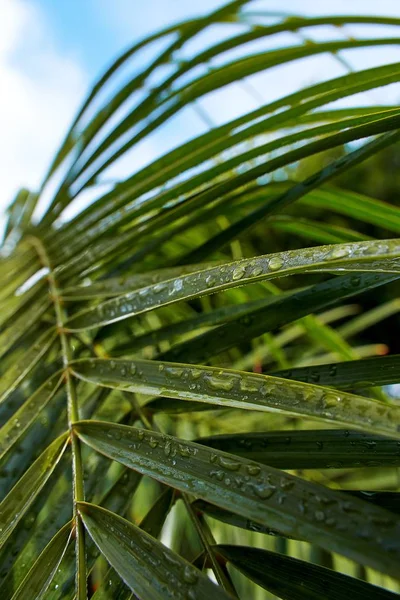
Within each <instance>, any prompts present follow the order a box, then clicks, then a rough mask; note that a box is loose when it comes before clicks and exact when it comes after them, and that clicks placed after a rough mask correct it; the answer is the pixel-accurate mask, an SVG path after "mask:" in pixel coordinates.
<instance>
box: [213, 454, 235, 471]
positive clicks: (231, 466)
mask: <svg viewBox="0 0 400 600" xmlns="http://www.w3.org/2000/svg"><path fill="white" fill-rule="evenodd" d="M218 463H219V465H220V466H221V467H222V468H223V469H227V470H228V471H238V470H239V469H240V463H239V462H237V461H236V460H233V459H231V458H228V457H227V456H220V457H219V460H218Z"/></svg>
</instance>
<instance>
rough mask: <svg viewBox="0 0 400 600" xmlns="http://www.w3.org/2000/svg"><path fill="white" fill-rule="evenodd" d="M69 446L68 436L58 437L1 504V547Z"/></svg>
mask: <svg viewBox="0 0 400 600" xmlns="http://www.w3.org/2000/svg"><path fill="white" fill-rule="evenodd" d="M67 444H68V434H67V433H65V434H63V435H61V436H60V437H58V438H57V439H56V440H54V442H53V443H52V444H50V446H48V448H46V450H45V451H44V452H43V453H42V454H41V455H40V456H39V458H38V459H37V460H36V461H35V462H34V463H33V465H32V466H31V467H30V468H29V469H28V470H27V471H26V473H25V474H24V475H23V476H22V477H21V478H20V480H19V481H18V483H17V484H16V485H15V486H14V487H13V488H12V490H11V491H10V493H9V494H8V495H7V496H6V497H5V498H4V500H3V502H2V503H1V504H0V547H2V546H3V544H4V543H5V541H6V540H7V538H8V537H9V535H10V534H11V533H12V531H13V529H14V528H15V527H16V525H17V524H18V523H19V521H20V520H21V519H22V517H23V516H24V514H25V512H26V511H27V510H28V508H29V507H30V505H31V504H32V502H33V501H34V500H35V498H36V496H37V495H38V493H39V492H40V490H41V489H42V488H43V486H44V484H45V483H46V481H47V480H48V479H49V477H50V476H51V475H52V473H53V471H54V469H55V468H56V466H57V464H58V462H59V461H60V459H61V457H62V455H63V454H64V451H65V449H66V447H67Z"/></svg>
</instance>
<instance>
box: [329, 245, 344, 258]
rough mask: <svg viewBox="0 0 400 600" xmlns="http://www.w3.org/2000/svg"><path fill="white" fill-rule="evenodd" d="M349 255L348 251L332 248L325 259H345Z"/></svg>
mask: <svg viewBox="0 0 400 600" xmlns="http://www.w3.org/2000/svg"><path fill="white" fill-rule="evenodd" d="M348 254H349V251H348V250H347V248H340V247H338V248H333V250H331V251H330V252H329V254H328V256H327V257H326V258H327V259H332V258H345V257H346V256H347V255H348Z"/></svg>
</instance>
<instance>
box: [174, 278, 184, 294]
mask: <svg viewBox="0 0 400 600" xmlns="http://www.w3.org/2000/svg"><path fill="white" fill-rule="evenodd" d="M182 287H183V283H182V279H175V281H174V290H175V292H180V291H181V289H182Z"/></svg>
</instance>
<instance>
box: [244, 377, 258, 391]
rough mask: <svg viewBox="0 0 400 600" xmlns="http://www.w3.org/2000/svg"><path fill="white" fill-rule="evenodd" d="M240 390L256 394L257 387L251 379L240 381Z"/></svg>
mask: <svg viewBox="0 0 400 600" xmlns="http://www.w3.org/2000/svg"><path fill="white" fill-rule="evenodd" d="M240 390H241V391H242V392H258V391H259V387H258V386H257V385H256V384H255V383H253V382H252V381H251V379H246V378H245V379H242V380H241V382H240Z"/></svg>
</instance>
